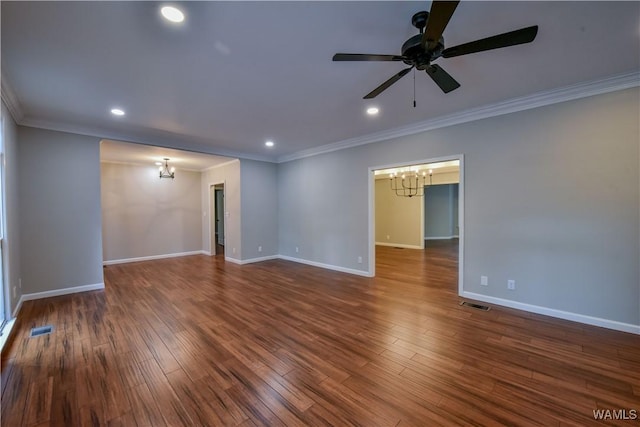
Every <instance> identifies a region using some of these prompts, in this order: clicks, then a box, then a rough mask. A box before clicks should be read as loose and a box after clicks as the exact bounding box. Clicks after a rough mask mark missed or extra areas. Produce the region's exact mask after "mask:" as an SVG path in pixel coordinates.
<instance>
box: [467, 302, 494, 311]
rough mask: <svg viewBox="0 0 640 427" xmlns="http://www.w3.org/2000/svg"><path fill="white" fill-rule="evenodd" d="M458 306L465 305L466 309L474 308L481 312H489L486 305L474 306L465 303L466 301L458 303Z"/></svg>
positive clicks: (470, 303)
mask: <svg viewBox="0 0 640 427" xmlns="http://www.w3.org/2000/svg"><path fill="white" fill-rule="evenodd" d="M460 305H466V306H467V307H471V308H476V309H478V310H482V311H489V310H491V308H490V307H489V306H486V305H480V304H474V303H472V302H467V301H462V302H461V303H460Z"/></svg>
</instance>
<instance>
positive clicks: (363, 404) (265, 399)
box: [1, 243, 640, 427]
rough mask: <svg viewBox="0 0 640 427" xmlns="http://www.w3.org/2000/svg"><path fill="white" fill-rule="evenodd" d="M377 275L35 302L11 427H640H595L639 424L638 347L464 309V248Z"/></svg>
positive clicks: (110, 280)
mask: <svg viewBox="0 0 640 427" xmlns="http://www.w3.org/2000/svg"><path fill="white" fill-rule="evenodd" d="M377 257H378V261H377V270H376V271H377V277H376V278H374V279H369V278H363V277H357V276H352V275H348V274H342V273H337V272H332V271H327V270H322V269H318V268H314V267H309V266H305V265H301V264H295V263H291V262H286V261H279V260H276V261H267V262H262V263H258V264H250V265H245V266H238V265H235V264H231V263H225V262H224V261H223V259H221V257H206V256H192V257H184V258H175V259H169V260H158V261H149V262H141V263H135V264H126V265H114V266H109V267H106V268H105V281H106V282H105V283H106V290H105V291H96V292H88V293H82V294H75V295H71V296H63V297H56V298H49V299H43V300H38V301H29V302H25V303H24V305H23V307H22V311H21V314H20V319H19V322H18V324H17V325H16V332H15V335H14V339H13V341H12V342H11V343H10V344H9V345H8V346H7V348H6V349H5V351H4V352H3V355H2V391H3V393H2V413H1V416H2V425H3V426H21V425H26V426H47V425H55V426H88V425H96V426H97V425H109V426H135V425H138V426H165V425H166V426H181V425H186V426H196V425H200V426H205V425H206V426H209V425H229V426H236V425H238V426H259V425H266V426H282V425H287V426H303V425H313V426H315V425H332V426H348V425H360V426H402V427H404V426H413V425H415V426H435V425H445V426H449V425H486V426H496V425H508V426H513V425H523V426H530V425H544V426H586V425H616V423H617V425H624V426H629V425H637V423H638V422H639V421H638V420H636V421H629V420H627V421H615V420H605V421H599V420H594V414H593V411H594V410H595V409H598V408H600V409H611V410H619V409H624V410H626V411H627V412H626V415H627V416H628V417H630V416H632V415H633V414H634V413H637V416H638V417H640V337H638V336H636V335H631V334H625V333H622V332H615V331H611V330H606V329H601V328H596V327H590V326H585V325H581V324H576V323H572V322H568V321H562V320H557V319H552V318H548V317H544V316H538V315H534V314H528V313H522V312H517V311H515V310H510V309H503V308H499V307H493V308H492V309H491V311H489V312H482V311H478V310H475V309H472V308H468V307H462V306H460V305H459V302H460V299H459V298H458V297H457V295H456V287H457V261H456V257H457V248H456V246H455V245H451V244H443V243H439V244H433V245H431V244H430V245H428V246H427V249H426V250H425V251H416V250H409V249H395V248H388V247H379V248H378V249H377ZM47 324H51V325H53V327H54V331H53V333H51V334H50V335H44V336H40V337H36V338H28V333H29V331H30V329H31V328H32V327H35V326H42V325H47ZM630 410H635V411H637V412H630ZM609 414H610V415H611V413H609ZM616 414H617V415H619V414H620V413H616Z"/></svg>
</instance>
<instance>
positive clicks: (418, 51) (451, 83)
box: [333, 1, 538, 106]
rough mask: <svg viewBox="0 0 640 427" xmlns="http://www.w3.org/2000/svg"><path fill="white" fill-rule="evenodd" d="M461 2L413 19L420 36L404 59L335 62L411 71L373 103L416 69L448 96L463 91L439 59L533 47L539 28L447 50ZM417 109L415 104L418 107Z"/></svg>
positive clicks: (341, 56)
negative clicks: (448, 32)
mask: <svg viewBox="0 0 640 427" xmlns="http://www.w3.org/2000/svg"><path fill="white" fill-rule="evenodd" d="M458 3H459V1H433V2H432V3H431V10H430V11H429V12H426V11H420V12H418V13H416V14H414V15H413V17H412V18H411V23H412V24H413V26H414V27H416V28H417V29H418V30H419V31H420V33H419V34H416V35H415V36H413V37H411V38H409V39H408V40H407V41H405V42H404V44H403V45H402V49H401V52H402V54H401V55H379V54H375V55H369V54H361V53H336V54H335V55H334V56H333V60H334V61H389V62H400V61H402V62H404V63H405V64H407V65H409V68H405V69H404V70H402V71H400V72H398V73H397V74H395V75H393V76H392V77H391V78H390V79H388V80H387V81H385V82H384V83H382V84H381V85H380V86H378V87H377V88H375V89H374V90H372V91H371V92H369V93H368V94H366V95H365V96H364V99H372V98H375V97H376V96H378V95H380V94H381V93H382V92H384V91H385V90H387V89H388V88H389V87H390V86H391V85H393V84H394V83H396V82H397V81H398V80H400V79H401V78H402V77H404V76H405V75H406V74H408V73H409V71H411V70H412V69H416V70H420V71H425V72H426V73H427V75H428V76H429V77H431V79H432V80H433V81H434V82H435V84H437V85H438V87H439V88H440V89H441V90H442V91H443V92H444V93H449V92H451V91H453V90H455V89H457V88H459V87H460V83H458V82H457V81H456V80H455V79H454V78H453V77H451V75H449V73H447V72H446V71H445V70H444V69H443V68H442V67H440V66H439V65H437V64H433V63H432V62H433V61H435V60H437V59H438V58H440V57H442V58H452V57H455V56H461V55H468V54H470V53H477V52H483V51H486V50H492V49H500V48H503V47H508V46H515V45H519V44H524V43H530V42H532V41H533V40H534V39H535V38H536V35H537V34H538V26H537V25H534V26H531V27H526V28H521V29H519V30H515V31H509V32H507V33H503V34H498V35H495V36H491V37H487V38H483V39H479V40H475V41H472V42H469V43H464V44H461V45H458V46H453V47H450V48H445V43H444V38H443V37H442V33H443V32H444V29H445V28H446V27H447V24H448V23H449V20H450V19H451V17H452V16H453V13H454V12H455V10H456V7H458ZM414 106H415V104H414Z"/></svg>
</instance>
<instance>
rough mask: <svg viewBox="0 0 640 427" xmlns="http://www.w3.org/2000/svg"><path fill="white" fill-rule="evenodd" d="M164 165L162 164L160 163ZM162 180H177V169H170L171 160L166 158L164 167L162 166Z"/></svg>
mask: <svg viewBox="0 0 640 427" xmlns="http://www.w3.org/2000/svg"><path fill="white" fill-rule="evenodd" d="M160 164H161V165H162V163H160ZM159 170H160V178H171V179H173V178H175V177H176V168H174V167H172V168H171V169H169V159H168V158H166V157H165V158H164V166H160V168H159Z"/></svg>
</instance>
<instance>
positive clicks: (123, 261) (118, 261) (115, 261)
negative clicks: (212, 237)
mask: <svg viewBox="0 0 640 427" xmlns="http://www.w3.org/2000/svg"><path fill="white" fill-rule="evenodd" d="M207 254H208V255H211V254H210V253H208V252H205V251H190V252H177V253H173V254H163V255H151V256H141V257H136V258H123V259H112V260H108V261H103V262H102V264H103V265H115V264H126V263H129V262H140V261H152V260H154V259H165V258H177V257H181V256H191V255H207Z"/></svg>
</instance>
